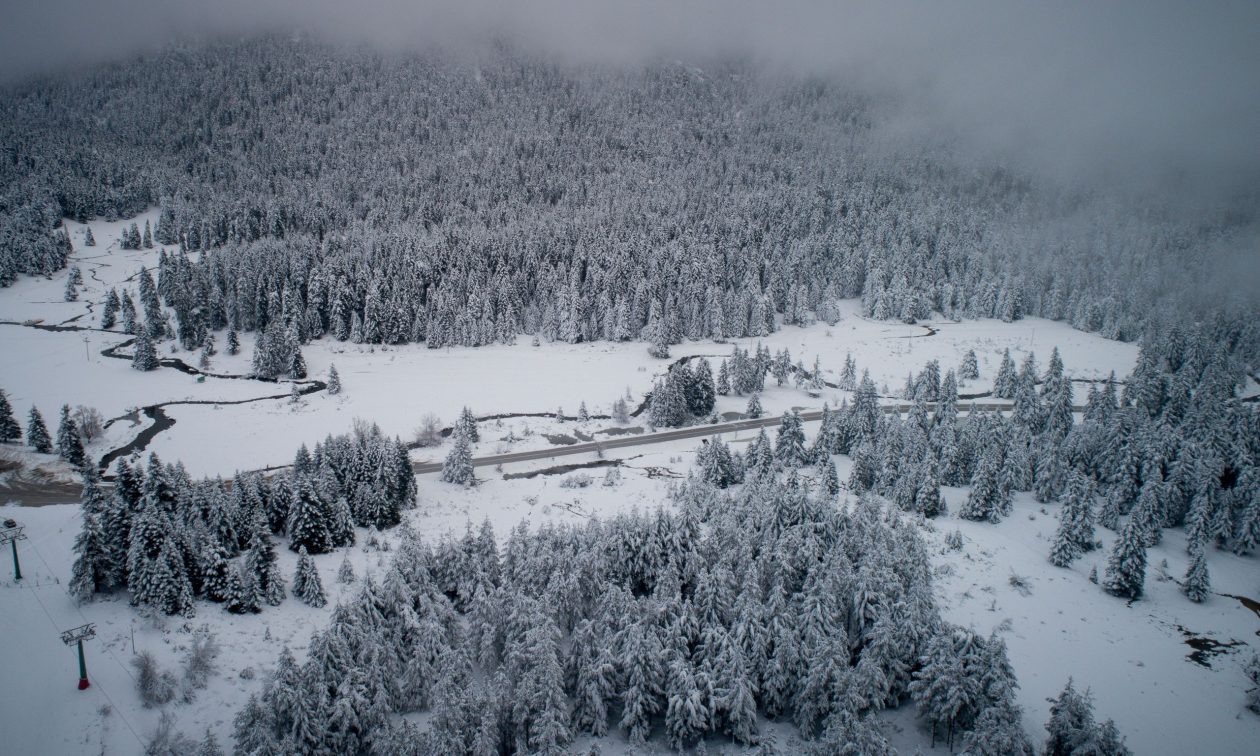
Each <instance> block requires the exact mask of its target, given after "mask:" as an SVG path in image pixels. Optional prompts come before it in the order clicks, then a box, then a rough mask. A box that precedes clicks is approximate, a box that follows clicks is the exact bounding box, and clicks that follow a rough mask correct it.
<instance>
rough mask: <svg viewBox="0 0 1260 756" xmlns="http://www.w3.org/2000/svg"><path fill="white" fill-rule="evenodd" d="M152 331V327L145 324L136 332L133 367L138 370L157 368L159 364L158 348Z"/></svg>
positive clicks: (132, 359) (132, 357)
mask: <svg viewBox="0 0 1260 756" xmlns="http://www.w3.org/2000/svg"><path fill="white" fill-rule="evenodd" d="M150 332H151V331H150V328H149V327H148V326H145V327H142V328H140V329H139V333H137V334H136V340H135V346H134V347H133V349H134V350H135V351H134V353H133V354H132V356H131V367H133V368H135V369H136V370H142V371H148V370H155V369H156V368H157V366H158V357H157V349H156V348H155V347H154V346H153V338H152V337H151V336H150V335H149V334H150Z"/></svg>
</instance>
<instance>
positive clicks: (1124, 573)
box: [1102, 517, 1146, 600]
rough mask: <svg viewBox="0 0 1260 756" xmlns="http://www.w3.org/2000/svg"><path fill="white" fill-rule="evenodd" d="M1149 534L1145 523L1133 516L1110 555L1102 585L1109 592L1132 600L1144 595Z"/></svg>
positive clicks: (1121, 532)
mask: <svg viewBox="0 0 1260 756" xmlns="http://www.w3.org/2000/svg"><path fill="white" fill-rule="evenodd" d="M1145 538H1146V533H1145V531H1144V529H1143V526H1142V523H1140V522H1138V520H1137V519H1136V518H1133V517H1130V518H1129V521H1128V523H1126V524H1125V526H1124V530H1122V531H1120V537H1119V538H1117V539H1116V544H1115V546H1114V547H1113V548H1112V550H1111V555H1110V556H1109V557H1108V558H1107V571H1106V573H1105V574H1104V576H1103V583H1102V585H1103V589H1104V590H1106V591H1107V592H1108V593H1110V594H1112V595H1113V596H1119V597H1121V598H1127V599H1130V600H1133V599H1139V598H1141V597H1142V588H1143V583H1145V581H1146V546H1145V545H1144V543H1143V542H1144V539H1145Z"/></svg>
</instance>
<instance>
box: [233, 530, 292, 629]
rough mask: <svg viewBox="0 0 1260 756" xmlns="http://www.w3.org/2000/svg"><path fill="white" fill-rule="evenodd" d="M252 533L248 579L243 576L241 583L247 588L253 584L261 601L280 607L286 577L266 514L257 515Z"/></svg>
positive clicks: (248, 556) (247, 556) (247, 560)
mask: <svg viewBox="0 0 1260 756" xmlns="http://www.w3.org/2000/svg"><path fill="white" fill-rule="evenodd" d="M251 533H252V535H251V538H250V547H249V552H248V553H247V554H246V557H245V564H244V568H245V572H247V573H248V577H247V576H245V575H242V576H241V582H242V584H243V586H244V587H246V588H248V587H250V585H251V584H252V587H253V590H255V591H256V592H257V594H256V595H257V596H258V597H259V598H260V599H261V600H263V601H265V602H267V603H268V604H270V605H272V606H279V605H280V602H282V601H284V597H285V589H284V577H283V576H282V575H281V574H280V566H279V564H278V563H277V562H278V558H277V557H276V545H275V543H274V542H273V541H272V540H271V528H270V526H269V525H268V524H267V517H266V515H265V514H264V513H262V512H259V513H258V514H256V515H255V517H254V523H253V528H252V531H251Z"/></svg>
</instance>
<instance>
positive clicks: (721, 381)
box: [716, 360, 731, 396]
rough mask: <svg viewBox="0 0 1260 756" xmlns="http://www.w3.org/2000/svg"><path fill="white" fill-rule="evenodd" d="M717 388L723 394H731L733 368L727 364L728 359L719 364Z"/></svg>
mask: <svg viewBox="0 0 1260 756" xmlns="http://www.w3.org/2000/svg"><path fill="white" fill-rule="evenodd" d="M716 389H717V392H718V394H719V395H721V396H730V394H731V369H730V366H729V365H727V363H726V360H722V364H721V365H719V366H718V377H717V384H716Z"/></svg>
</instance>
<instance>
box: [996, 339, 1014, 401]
mask: <svg viewBox="0 0 1260 756" xmlns="http://www.w3.org/2000/svg"><path fill="white" fill-rule="evenodd" d="M1017 387H1018V376H1017V375H1016V373H1015V361H1014V360H1012V359H1011V350H1009V349H1007V350H1005V351H1003V352H1002V365H1001V367H999V368H998V373H997V377H996V378H994V379H993V395H994V396H995V397H997V398H999V399H1013V398H1014V397H1015V390H1016V388H1017Z"/></svg>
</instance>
